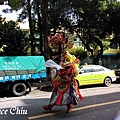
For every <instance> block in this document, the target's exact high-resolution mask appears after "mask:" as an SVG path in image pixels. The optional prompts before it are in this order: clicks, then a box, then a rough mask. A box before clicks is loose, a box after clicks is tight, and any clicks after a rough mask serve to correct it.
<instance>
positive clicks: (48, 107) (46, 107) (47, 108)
mask: <svg viewBox="0 0 120 120" xmlns="http://www.w3.org/2000/svg"><path fill="white" fill-rule="evenodd" d="M52 107H53V106H52V105H46V106H42V108H43V109H44V110H46V111H48V112H50V111H51V109H52Z"/></svg>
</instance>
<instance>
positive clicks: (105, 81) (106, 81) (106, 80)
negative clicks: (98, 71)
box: [104, 77, 112, 87]
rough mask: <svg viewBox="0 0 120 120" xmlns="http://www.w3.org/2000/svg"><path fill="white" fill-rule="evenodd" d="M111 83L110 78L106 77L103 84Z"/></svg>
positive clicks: (108, 84)
mask: <svg viewBox="0 0 120 120" xmlns="http://www.w3.org/2000/svg"><path fill="white" fill-rule="evenodd" d="M111 83H112V81H111V79H110V78H109V77H106V78H105V80H104V84H105V85H106V86H108V87H109V86H110V85H111Z"/></svg>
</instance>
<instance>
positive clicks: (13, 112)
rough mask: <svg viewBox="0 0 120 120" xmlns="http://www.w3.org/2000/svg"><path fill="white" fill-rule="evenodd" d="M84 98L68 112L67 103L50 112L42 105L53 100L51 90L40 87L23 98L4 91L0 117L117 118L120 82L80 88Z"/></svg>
mask: <svg viewBox="0 0 120 120" xmlns="http://www.w3.org/2000/svg"><path fill="white" fill-rule="evenodd" d="M80 91H81V94H82V95H83V97H84V100H79V103H78V105H75V106H73V109H72V112H71V113H65V111H66V106H55V107H53V110H52V112H50V113H48V112H46V111H44V110H43V109H42V107H41V106H42V105H46V104H48V102H49V98H50V95H51V91H42V90H38V89H37V90H36V89H35V88H33V90H32V92H31V93H29V94H27V95H25V96H22V97H12V96H6V95H5V94H0V95H1V97H0V120H73V119H75V120H114V118H115V116H116V114H117V113H118V112H119V111H120V83H114V84H112V85H111V86H110V87H104V86H89V87H86V86H85V87H82V88H81V89H80Z"/></svg>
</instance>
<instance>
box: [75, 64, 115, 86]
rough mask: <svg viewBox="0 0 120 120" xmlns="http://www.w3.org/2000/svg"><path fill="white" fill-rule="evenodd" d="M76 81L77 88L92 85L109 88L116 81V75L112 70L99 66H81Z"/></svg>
mask: <svg viewBox="0 0 120 120" xmlns="http://www.w3.org/2000/svg"><path fill="white" fill-rule="evenodd" d="M76 79H77V80H78V84H79V86H82V85H93V84H105V85H106V86H110V85H111V83H112V82H114V81H116V75H115V71H114V70H110V69H108V68H105V67H103V66H100V65H83V66H81V67H80V72H79V74H78V75H77V77H76Z"/></svg>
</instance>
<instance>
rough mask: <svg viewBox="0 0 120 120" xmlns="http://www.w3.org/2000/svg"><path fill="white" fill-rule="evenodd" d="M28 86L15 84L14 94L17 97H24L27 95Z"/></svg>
mask: <svg viewBox="0 0 120 120" xmlns="http://www.w3.org/2000/svg"><path fill="white" fill-rule="evenodd" d="M26 90H27V89H26V85H25V84H24V83H15V84H14V85H13V87H12V92H13V94H14V95H15V96H22V95H24V94H25V93H26Z"/></svg>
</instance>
